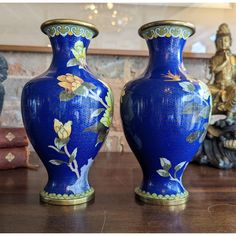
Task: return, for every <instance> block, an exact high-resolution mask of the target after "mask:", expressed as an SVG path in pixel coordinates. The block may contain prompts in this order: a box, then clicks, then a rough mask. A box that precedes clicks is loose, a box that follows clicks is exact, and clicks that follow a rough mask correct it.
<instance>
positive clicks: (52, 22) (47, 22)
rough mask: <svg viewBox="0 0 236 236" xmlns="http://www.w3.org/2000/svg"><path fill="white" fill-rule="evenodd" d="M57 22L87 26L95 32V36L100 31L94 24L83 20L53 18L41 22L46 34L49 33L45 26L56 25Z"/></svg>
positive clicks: (41, 27) (42, 29)
mask: <svg viewBox="0 0 236 236" xmlns="http://www.w3.org/2000/svg"><path fill="white" fill-rule="evenodd" d="M55 24H72V25H78V26H84V27H87V28H89V29H91V30H92V31H93V32H94V35H93V38H95V37H96V36H97V35H98V33H99V31H98V29H97V27H96V26H95V25H94V24H92V23H89V22H86V21H83V20H77V19H51V20H47V21H45V22H43V23H42V24H41V26H40V29H41V31H42V32H43V33H44V34H47V33H46V31H45V27H47V26H50V25H55Z"/></svg>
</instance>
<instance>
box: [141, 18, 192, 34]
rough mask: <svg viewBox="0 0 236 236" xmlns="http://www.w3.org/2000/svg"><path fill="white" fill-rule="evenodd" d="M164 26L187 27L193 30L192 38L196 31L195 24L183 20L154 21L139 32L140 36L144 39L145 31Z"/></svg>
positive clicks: (142, 27)
mask: <svg viewBox="0 0 236 236" xmlns="http://www.w3.org/2000/svg"><path fill="white" fill-rule="evenodd" d="M162 25H173V26H180V27H181V26H183V27H187V28H189V29H191V30H192V33H191V35H190V36H192V35H193V34H194V33H195V31H196V29H195V26H194V24H192V23H190V22H186V21H181V20H160V21H152V22H149V23H146V24H144V25H142V26H141V27H140V28H139V30H138V34H139V35H140V36H141V37H142V38H143V32H144V31H145V30H147V29H149V28H152V27H156V26H162Z"/></svg>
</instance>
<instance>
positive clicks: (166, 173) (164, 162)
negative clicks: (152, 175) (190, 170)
mask: <svg viewBox="0 0 236 236" xmlns="http://www.w3.org/2000/svg"><path fill="white" fill-rule="evenodd" d="M160 164H161V166H162V168H163V169H159V170H157V173H158V174H159V175H160V176H162V177H165V178H169V179H170V181H175V182H177V183H179V185H180V186H181V187H182V189H183V190H185V188H184V186H183V184H182V175H183V172H184V170H185V168H186V167H187V165H188V162H186V161H182V162H180V163H179V164H178V165H176V166H175V167H174V173H173V174H171V172H170V171H171V167H172V164H171V162H170V161H169V160H168V159H166V158H164V157H162V158H160ZM180 170H182V174H181V175H180V176H178V171H180Z"/></svg>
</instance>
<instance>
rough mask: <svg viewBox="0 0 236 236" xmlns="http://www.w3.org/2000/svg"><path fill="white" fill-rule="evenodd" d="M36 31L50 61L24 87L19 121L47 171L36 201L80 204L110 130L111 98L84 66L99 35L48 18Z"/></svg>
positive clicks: (88, 196)
mask: <svg viewBox="0 0 236 236" xmlns="http://www.w3.org/2000/svg"><path fill="white" fill-rule="evenodd" d="M41 29H42V31H43V32H44V33H45V34H47V35H48V36H49V38H50V41H51V45H52V49H53V60H52V63H51V66H50V68H49V69H48V70H47V71H46V72H45V73H44V74H42V75H40V76H38V77H37V78H35V79H33V80H31V81H29V82H28V83H27V84H26V85H25V86H24V88H23V92H22V100H21V109H22V118H23V123H24V126H25V129H26V132H27V135H28V137H29V139H30V141H31V143H32V145H33V147H34V149H35V151H36V152H37V154H38V155H39V157H40V159H41V161H42V162H43V164H44V166H45V167H46V169H47V172H48V183H47V185H46V186H45V188H44V190H43V191H42V192H41V193H40V197H41V200H42V201H44V202H47V203H51V204H56V205H73V204H80V203H84V202H87V201H89V200H91V199H92V198H93V196H94V189H93V188H92V187H91V186H90V184H89V182H88V172H89V168H90V167H91V165H92V163H93V160H94V158H95V156H96V154H97V153H98V151H99V149H100V148H101V146H102V144H103V142H104V140H105V138H106V136H107V133H108V131H109V126H110V124H111V120H112V111H113V97H112V93H111V90H110V88H109V87H108V86H107V85H106V84H105V83H104V82H102V81H100V80H98V79H96V78H95V76H94V75H93V74H92V73H91V72H90V70H89V68H88V66H87V63H86V52H87V48H88V45H89V42H90V40H91V39H92V38H93V37H95V36H96V34H97V33H98V32H97V31H96V29H95V28H94V26H93V25H89V24H87V23H84V22H81V21H70V20H52V21H48V22H45V23H44V24H43V25H42V27H41Z"/></svg>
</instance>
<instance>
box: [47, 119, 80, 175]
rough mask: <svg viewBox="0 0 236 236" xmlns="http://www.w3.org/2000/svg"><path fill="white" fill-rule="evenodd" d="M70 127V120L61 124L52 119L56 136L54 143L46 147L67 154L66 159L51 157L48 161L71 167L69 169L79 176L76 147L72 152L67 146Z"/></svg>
mask: <svg viewBox="0 0 236 236" xmlns="http://www.w3.org/2000/svg"><path fill="white" fill-rule="evenodd" d="M71 127H72V121H67V122H66V123H65V124H63V123H62V122H61V121H59V120H58V119H54V131H55V133H56V134H57V136H58V137H56V138H55V139H54V145H49V146H48V147H49V148H52V149H54V150H55V151H57V152H59V153H61V154H64V155H65V156H67V161H63V160H55V159H52V160H50V161H49V162H50V163H52V164H53V165H58V166H59V165H62V164H65V165H67V166H68V167H69V168H70V169H71V171H72V172H74V173H75V174H76V176H77V178H79V176H80V175H79V170H78V164H77V160H76V156H77V148H75V149H74V150H73V151H72V152H69V150H68V147H67V144H68V143H69V141H70V135H71V132H72V128H71Z"/></svg>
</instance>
